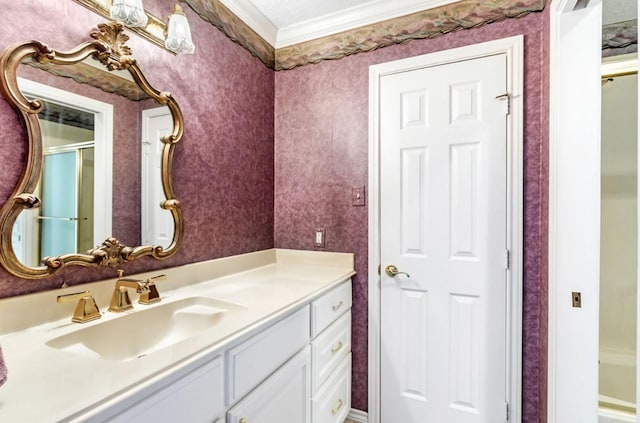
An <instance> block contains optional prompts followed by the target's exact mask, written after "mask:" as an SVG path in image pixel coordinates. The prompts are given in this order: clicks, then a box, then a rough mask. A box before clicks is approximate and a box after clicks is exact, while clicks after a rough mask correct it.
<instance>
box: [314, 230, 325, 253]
mask: <svg viewBox="0 0 640 423" xmlns="http://www.w3.org/2000/svg"><path fill="white" fill-rule="evenodd" d="M313 245H315V246H316V247H318V248H324V229H316V234H315V238H314V240H313Z"/></svg>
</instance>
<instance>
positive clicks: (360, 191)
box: [351, 187, 367, 206]
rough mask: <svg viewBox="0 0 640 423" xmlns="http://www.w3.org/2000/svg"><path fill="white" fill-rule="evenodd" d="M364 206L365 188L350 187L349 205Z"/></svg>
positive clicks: (365, 202)
mask: <svg viewBox="0 0 640 423" xmlns="http://www.w3.org/2000/svg"><path fill="white" fill-rule="evenodd" d="M366 204H367V201H366V194H365V187H351V205H352V206H365V205H366Z"/></svg>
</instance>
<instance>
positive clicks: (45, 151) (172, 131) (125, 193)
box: [0, 22, 184, 279]
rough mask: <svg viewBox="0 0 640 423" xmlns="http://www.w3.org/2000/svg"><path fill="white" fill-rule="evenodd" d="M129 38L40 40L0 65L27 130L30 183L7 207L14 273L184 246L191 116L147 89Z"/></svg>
mask: <svg viewBox="0 0 640 423" xmlns="http://www.w3.org/2000/svg"><path fill="white" fill-rule="evenodd" d="M123 29H124V28H123V27H122V25H120V24H118V23H115V22H110V23H108V24H99V25H98V30H97V31H93V32H92V33H91V34H90V35H91V37H92V38H93V39H94V40H93V41H91V42H87V43H83V44H80V45H78V46H77V47H76V48H75V49H73V50H70V51H65V52H60V51H57V50H53V49H51V48H49V47H48V46H46V45H45V44H42V43H40V42H39V41H30V42H26V43H24V44H14V45H11V46H9V47H8V48H7V49H6V50H5V51H4V52H3V53H2V55H1V56H0V71H1V75H0V76H1V78H0V91H1V93H2V95H3V96H4V97H5V99H6V100H7V101H8V102H9V104H11V105H12V106H13V107H14V108H15V109H16V111H17V112H18V114H19V116H21V117H22V119H23V121H24V124H25V128H26V131H27V139H26V140H17V142H24V141H26V143H27V151H26V159H27V161H26V163H25V166H24V170H23V174H22V176H21V177H20V180H19V181H18V183H17V185H16V187H15V188H14V190H13V193H12V194H11V196H10V197H9V199H8V200H7V202H6V203H5V204H4V205H2V208H1V209H0V235H1V236H0V263H1V264H2V265H3V266H4V267H5V268H6V269H7V270H8V271H9V272H10V273H12V274H14V275H16V276H19V277H23V278H28V279H36V278H43V277H47V276H49V275H51V274H53V273H54V272H56V271H57V270H58V269H60V268H62V267H64V266H68V265H81V266H111V267H119V266H121V265H122V263H124V262H127V261H132V260H135V259H137V258H139V257H142V256H151V257H153V258H155V259H164V258H168V257H170V256H172V255H173V254H175V252H176V251H177V248H178V247H179V245H180V243H181V240H182V233H183V227H184V224H183V218H182V211H181V207H180V202H179V201H178V199H177V198H175V194H174V190H173V184H172V164H173V154H174V151H175V147H176V145H177V143H178V142H179V141H180V138H181V137H182V133H183V125H184V121H183V118H182V113H181V112H180V108H179V106H178V105H177V103H176V102H175V100H174V99H173V97H172V96H171V95H170V94H169V93H167V92H163V91H158V90H157V89H155V88H154V87H152V86H151V85H150V84H149V82H148V81H147V79H146V78H145V76H144V74H143V73H142V71H141V70H140V68H139V67H138V65H137V63H136V61H135V60H134V59H133V57H132V56H131V50H130V49H129V47H128V46H126V45H125V43H126V41H127V40H128V36H127V35H125V34H124V33H123ZM18 76H20V77H18ZM141 211H142V212H143V216H144V218H143V216H141Z"/></svg>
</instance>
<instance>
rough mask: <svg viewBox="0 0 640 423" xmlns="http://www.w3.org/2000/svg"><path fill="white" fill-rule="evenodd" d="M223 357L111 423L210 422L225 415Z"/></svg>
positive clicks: (161, 390)
mask: <svg viewBox="0 0 640 423" xmlns="http://www.w3.org/2000/svg"><path fill="white" fill-rule="evenodd" d="M222 384H223V377H222V357H218V358H216V359H214V360H212V361H211V362H209V363H207V364H205V365H204V366H202V367H200V368H198V369H196V370H194V371H193V372H191V373H189V374H188V375H186V376H184V377H183V378H181V379H179V380H178V381H176V382H174V383H172V384H171V385H170V386H167V387H165V388H163V389H160V390H159V391H157V392H156V393H154V394H152V395H151V396H149V397H147V398H145V399H143V400H141V401H139V402H138V403H136V404H135V405H134V406H132V407H130V408H128V409H126V410H124V411H122V412H120V413H119V414H118V415H117V416H115V417H112V418H110V419H109V420H108V421H109V422H110V423H125V422H126V423H147V422H156V423H174V422H189V423H200V422H201V423H211V422H216V421H218V420H217V419H218V417H219V416H221V415H223V414H224V413H223V411H224V408H223V407H224V405H223V401H222V397H223V390H222Z"/></svg>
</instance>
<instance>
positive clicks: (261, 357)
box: [225, 306, 309, 405]
mask: <svg viewBox="0 0 640 423" xmlns="http://www.w3.org/2000/svg"><path fill="white" fill-rule="evenodd" d="M308 343H309V306H304V307H303V308H301V309H300V310H298V311H296V312H295V313H293V314H291V315H290V316H288V317H286V318H284V319H282V320H281V321H279V322H277V323H276V324H274V325H273V326H271V327H269V328H267V329H265V330H264V331H262V332H261V333H259V334H257V335H255V336H253V337H251V338H249V339H248V340H246V341H244V342H242V343H241V344H239V345H237V346H235V347H232V348H230V349H229V350H228V351H227V352H226V354H225V356H226V368H227V372H226V379H227V396H226V398H227V401H226V404H227V405H231V404H233V403H235V402H236V401H237V400H239V399H240V398H242V397H243V396H244V395H245V394H247V393H248V392H249V391H250V390H252V389H253V388H255V387H256V386H257V385H258V384H259V383H260V382H261V381H263V380H264V379H265V378H266V377H267V376H269V375H270V374H271V373H273V372H274V371H275V370H276V369H277V368H278V367H280V366H281V365H282V364H283V363H285V362H286V361H287V360H289V358H291V357H292V356H293V355H294V354H295V353H296V352H298V351H300V349H302V348H303V347H304V346H305V345H307V344H308Z"/></svg>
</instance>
